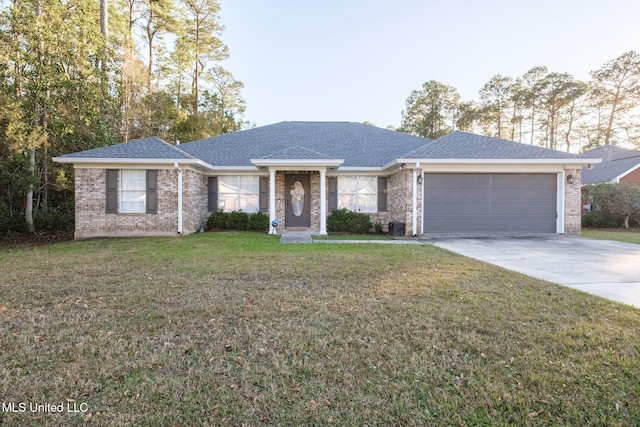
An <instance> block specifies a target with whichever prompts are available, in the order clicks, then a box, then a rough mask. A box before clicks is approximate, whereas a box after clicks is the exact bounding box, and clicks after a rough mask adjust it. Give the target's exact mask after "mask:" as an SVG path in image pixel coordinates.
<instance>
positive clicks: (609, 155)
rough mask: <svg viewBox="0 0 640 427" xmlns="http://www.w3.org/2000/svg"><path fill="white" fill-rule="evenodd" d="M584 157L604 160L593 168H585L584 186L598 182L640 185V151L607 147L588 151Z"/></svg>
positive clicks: (583, 175)
mask: <svg viewBox="0 0 640 427" xmlns="http://www.w3.org/2000/svg"><path fill="white" fill-rule="evenodd" d="M583 156H585V157H589V158H596V159H602V163H599V164H595V165H592V166H591V168H589V167H584V168H583V171H582V183H583V184H595V183H598V182H612V183H619V182H628V183H631V184H640V151H637V150H629V149H626V148H622V147H617V146H615V145H605V146H602V147H598V148H594V149H593V150H590V151H587V152H586V153H583Z"/></svg>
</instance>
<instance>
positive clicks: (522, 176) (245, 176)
mask: <svg viewBox="0 0 640 427" xmlns="http://www.w3.org/2000/svg"><path fill="white" fill-rule="evenodd" d="M54 161H56V162H60V163H70V164H73V166H74V169H75V198H76V216H75V218H76V230H75V237H76V238H86V237H93V236H130V235H174V234H176V233H192V232H194V231H196V230H198V229H199V228H200V226H201V224H203V223H204V222H205V221H206V219H207V217H208V216H209V215H210V213H211V212H212V211H215V210H217V209H224V210H226V211H233V210H243V211H245V212H257V211H262V212H265V213H267V214H268V215H269V217H270V219H271V220H275V219H277V220H278V221H279V225H278V229H279V230H282V229H284V228H287V229H300V228H302V229H313V230H317V231H318V232H319V233H320V234H326V232H327V227H326V221H327V216H328V215H329V214H330V213H331V211H333V210H334V209H342V208H346V209H349V210H353V211H357V212H362V213H366V214H368V215H369V216H370V217H371V220H372V222H373V223H381V224H383V225H384V227H385V228H386V226H387V224H388V223H389V222H391V221H393V222H401V223H404V224H405V230H406V234H407V235H408V236H412V235H419V234H424V233H566V234H579V233H580V175H581V171H582V167H583V166H584V165H586V164H595V163H598V162H599V160H597V159H589V158H586V157H584V156H579V155H574V154H568V153H563V152H560V151H555V150H548V149H545V148H541V147H534V146H530V145H525V144H520V143H516V142H512V141H505V140H500V139H495V138H488V137H483V136H478V135H473V134H469V133H463V132H454V133H451V134H449V135H447V136H445V137H443V138H440V139H438V140H435V141H431V140H428V139H424V138H419V137H415V136H411V135H407V134H403V133H399V132H394V131H390V130H385V129H380V128H376V127H373V126H368V125H364V124H359V123H339V122H283V123H278V124H273V125H269V126H263V127H258V128H254V129H250V130H243V131H239V132H235V133H232V134H227V135H222V136H218V137H214V138H207V139H203V140H200V141H195V142H190V143H187V144H182V145H178V146H173V145H170V144H168V143H166V142H164V141H162V140H160V139H158V138H146V139H142V140H136V141H130V142H127V143H122V144H117V145H113V146H109V147H104V148H97V149H94V150H88V151H83V152H79V153H73V154H67V155H64V156H61V157H57V158H55V159H54ZM271 232H273V230H272V231H271Z"/></svg>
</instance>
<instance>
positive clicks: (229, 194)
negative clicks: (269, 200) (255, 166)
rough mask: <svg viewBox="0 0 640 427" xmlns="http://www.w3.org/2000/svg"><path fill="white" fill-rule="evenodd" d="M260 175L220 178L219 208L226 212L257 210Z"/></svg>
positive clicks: (258, 206)
mask: <svg viewBox="0 0 640 427" xmlns="http://www.w3.org/2000/svg"><path fill="white" fill-rule="evenodd" d="M259 192H260V177H258V176H237V175H235V176H221V177H219V179H218V208H219V209H222V210H223V211H225V212H232V211H240V210H241V211H243V212H257V211H258V210H259V208H260V202H259Z"/></svg>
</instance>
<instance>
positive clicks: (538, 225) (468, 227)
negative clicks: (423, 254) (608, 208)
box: [424, 173, 557, 233]
mask: <svg viewBox="0 0 640 427" xmlns="http://www.w3.org/2000/svg"><path fill="white" fill-rule="evenodd" d="M556 187H557V175H556V174H535V173H531V174H513V173H504V174H503V173H425V175H424V232H425V233H555V232H556V218H557V190H556Z"/></svg>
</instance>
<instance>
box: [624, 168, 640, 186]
mask: <svg viewBox="0 0 640 427" xmlns="http://www.w3.org/2000/svg"><path fill="white" fill-rule="evenodd" d="M620 182H628V183H629V184H640V168H638V169H636V170H634V171H631V173H628V174H626V175H625V176H623V177H622V178H620Z"/></svg>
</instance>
